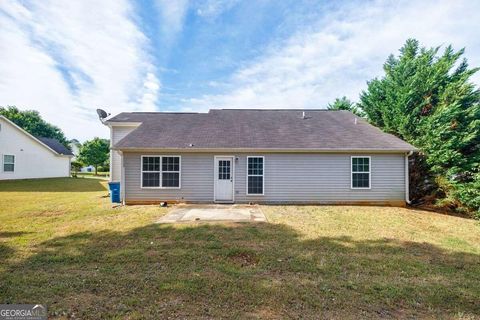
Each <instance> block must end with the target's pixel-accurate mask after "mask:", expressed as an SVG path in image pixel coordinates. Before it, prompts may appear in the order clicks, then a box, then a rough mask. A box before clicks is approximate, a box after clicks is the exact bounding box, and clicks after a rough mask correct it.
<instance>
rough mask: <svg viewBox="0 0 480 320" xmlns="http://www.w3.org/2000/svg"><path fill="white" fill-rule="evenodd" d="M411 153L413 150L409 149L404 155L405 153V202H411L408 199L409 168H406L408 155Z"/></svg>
mask: <svg viewBox="0 0 480 320" xmlns="http://www.w3.org/2000/svg"><path fill="white" fill-rule="evenodd" d="M412 154H413V151H409V152H408V153H407V154H406V155H405V202H406V203H407V204H411V201H410V186H409V184H410V180H409V178H410V173H409V170H408V157H410V156H411V155H412Z"/></svg>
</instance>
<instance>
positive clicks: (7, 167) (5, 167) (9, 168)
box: [3, 163, 15, 172]
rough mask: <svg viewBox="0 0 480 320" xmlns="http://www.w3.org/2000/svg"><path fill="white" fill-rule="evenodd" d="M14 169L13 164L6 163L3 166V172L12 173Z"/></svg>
mask: <svg viewBox="0 0 480 320" xmlns="http://www.w3.org/2000/svg"><path fill="white" fill-rule="evenodd" d="M14 167H15V165H14V164H7V163H5V164H4V165H3V171H5V172H13V171H14Z"/></svg>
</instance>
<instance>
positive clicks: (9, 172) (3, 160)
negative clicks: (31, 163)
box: [2, 154, 16, 174]
mask: <svg viewBox="0 0 480 320" xmlns="http://www.w3.org/2000/svg"><path fill="white" fill-rule="evenodd" d="M5 156H12V157H13V162H5ZM15 158H16V157H15V155H14V154H4V155H2V171H3V172H4V173H6V174H12V173H15V167H16V164H15ZM6 164H13V171H5V165H6Z"/></svg>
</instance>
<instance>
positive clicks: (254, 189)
mask: <svg viewBox="0 0 480 320" xmlns="http://www.w3.org/2000/svg"><path fill="white" fill-rule="evenodd" d="M248 193H249V194H262V193H263V177H261V176H249V177H248Z"/></svg>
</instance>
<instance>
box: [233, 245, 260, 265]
mask: <svg viewBox="0 0 480 320" xmlns="http://www.w3.org/2000/svg"><path fill="white" fill-rule="evenodd" d="M227 256H228V258H229V259H230V261H232V262H233V263H235V264H236V265H238V266H240V267H253V266H255V265H256V264H257V263H258V257H257V256H256V254H255V252H253V251H251V250H242V249H235V250H231V251H230V252H229V253H228V254H227Z"/></svg>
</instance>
